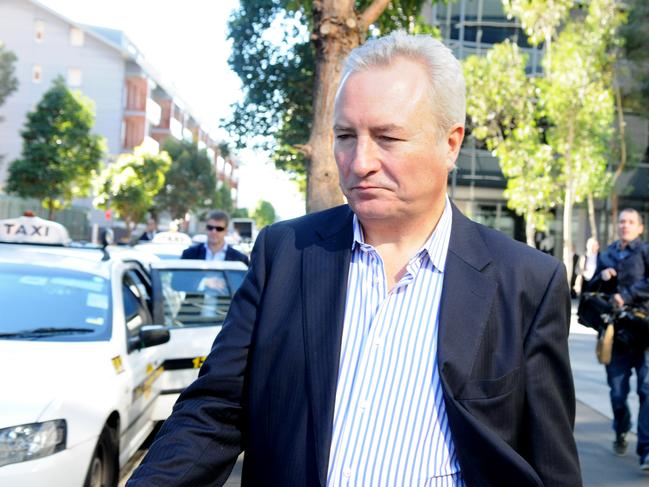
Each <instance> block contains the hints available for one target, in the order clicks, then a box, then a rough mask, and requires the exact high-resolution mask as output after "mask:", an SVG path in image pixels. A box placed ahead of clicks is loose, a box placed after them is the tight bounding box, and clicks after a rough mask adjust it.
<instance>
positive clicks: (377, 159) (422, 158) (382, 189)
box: [334, 58, 464, 221]
mask: <svg viewBox="0 0 649 487" xmlns="http://www.w3.org/2000/svg"><path fill="white" fill-rule="evenodd" d="M427 78H428V74H427V72H426V70H425V68H424V67H423V66H422V65H420V64H419V63H417V62H414V61H411V60H406V59H402V58H398V59H396V60H395V62H394V63H392V65H390V66H387V67H373V68H370V69H367V70H363V71H360V72H357V73H354V74H352V75H350V76H349V77H348V78H347V79H345V80H344V81H343V85H342V87H341V89H340V91H339V93H338V97H337V98H336V103H335V107H334V156H335V158H336V163H337V165H338V172H339V177H340V186H341V189H342V191H343V193H344V194H345V196H346V197H347V200H348V202H349V204H350V205H351V207H352V208H353V210H354V212H355V213H356V214H357V215H358V217H359V218H360V219H361V221H368V220H372V219H379V220H384V221H385V220H386V219H395V218H396V219H398V218H403V217H413V216H422V215H424V216H425V215H429V214H434V212H435V208H437V209H439V207H440V205H441V204H443V201H444V195H445V192H446V185H447V178H448V171H449V170H450V169H451V168H452V167H453V164H454V162H455V158H456V157H457V152H458V151H459V148H460V145H461V143H462V137H463V134H464V130H463V127H461V126H459V125H458V126H455V127H454V128H453V129H451V131H450V132H449V133H451V132H452V133H453V134H452V136H450V137H449V135H448V134H445V135H444V136H442V137H441V138H440V137H439V133H438V132H437V125H436V120H435V119H436V117H435V113H434V108H433V103H432V102H431V97H430V94H429V93H430V88H429V84H428V82H427Z"/></svg>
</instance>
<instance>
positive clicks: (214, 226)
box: [181, 210, 250, 265]
mask: <svg viewBox="0 0 649 487" xmlns="http://www.w3.org/2000/svg"><path fill="white" fill-rule="evenodd" d="M229 223H230V215H228V214H227V213H226V212H225V211H222V210H216V211H212V212H211V213H210V214H209V215H207V222H206V224H205V232H206V233H207V242H205V243H199V244H196V245H192V246H191V247H189V248H187V249H185V250H184V251H183V253H182V256H181V259H197V260H220V261H223V260H235V261H239V262H243V263H244V264H246V265H248V264H249V263H250V262H249V259H248V256H247V255H245V254H244V253H242V252H239V251H238V250H237V249H235V248H233V247H231V246H230V245H228V244H227V243H226V242H225V235H226V233H227V231H228V225H229Z"/></svg>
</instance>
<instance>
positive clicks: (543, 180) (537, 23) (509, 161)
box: [465, 0, 623, 272]
mask: <svg viewBox="0 0 649 487" xmlns="http://www.w3.org/2000/svg"><path fill="white" fill-rule="evenodd" d="M506 3H509V4H510V5H512V4H515V6H516V8H515V9H511V10H510V11H511V12H512V13H513V15H515V16H517V17H519V18H521V19H522V23H523V25H524V26H525V28H526V31H527V32H528V33H530V34H531V35H534V33H537V34H538V35H540V33H543V38H544V39H550V38H551V39H552V42H546V55H545V57H544V59H543V69H544V72H543V76H541V77H539V78H535V79H530V78H526V77H525V76H524V66H525V61H524V58H522V57H521V56H520V55H517V54H516V49H515V48H514V47H513V46H508V45H501V46H496V47H495V48H494V50H493V51H492V52H491V53H490V54H489V55H488V58H487V59H486V60H485V59H477V58H475V57H473V58H469V59H468V60H467V61H466V63H465V66H466V72H467V85H468V90H469V93H471V96H470V97H469V103H468V107H467V108H468V110H467V111H468V113H469V115H470V117H471V120H472V123H474V124H475V125H476V130H474V132H473V133H474V136H476V137H477V138H479V139H486V141H487V145H488V147H489V148H490V149H492V151H493V152H494V154H495V155H496V156H497V157H498V158H499V160H500V163H501V167H502V169H503V173H504V174H505V176H506V177H508V178H511V179H509V180H508V189H507V192H506V196H507V198H508V204H509V206H510V207H511V208H513V209H515V210H516V211H517V212H518V213H519V214H522V215H524V216H525V218H526V220H527V223H528V225H527V227H528V232H527V239H528V242H530V237H531V230H533V229H535V228H538V227H539V224H542V223H543V222H542V219H541V220H539V218H538V216H539V215H543V213H544V212H547V210H548V209H549V208H551V207H552V206H554V205H555V204H556V203H557V197H558V196H560V197H561V202H562V203H563V211H564V221H563V230H564V235H563V237H564V238H563V241H564V263H565V264H566V267H567V268H568V271H569V272H570V269H571V265H572V208H573V206H574V204H575V203H579V202H581V201H583V200H584V198H586V197H587V196H588V195H599V196H601V195H603V194H605V193H606V192H607V191H609V190H610V180H611V178H610V175H609V174H608V173H607V166H608V158H609V156H610V150H609V149H610V145H611V139H612V135H613V131H612V126H613V121H614V99H613V76H612V72H613V71H612V70H613V60H614V56H615V54H614V53H615V49H616V47H617V42H618V41H617V37H616V31H617V29H618V27H619V25H620V23H621V22H622V21H623V17H622V15H621V14H620V12H619V11H618V10H617V9H616V3H615V0H592V1H591V2H590V3H588V4H587V5H585V6H581V5H579V6H576V7H575V6H574V5H572V4H571V2H566V1H562V2H561V3H562V7H561V8H559V9H558V11H564V16H563V18H562V19H560V20H561V22H562V23H561V28H560V29H558V25H559V24H558V23H557V21H556V18H555V17H554V15H555V14H556V12H555V13H553V14H551V15H550V16H549V17H546V16H544V15H543V10H544V9H546V8H547V2H546V1H545V0H529V1H514V0H511V1H510V2H506ZM571 7H574V8H573V9H572V10H570V8H571ZM548 26H552V28H551V29H550V27H548ZM536 40H537V41H538V40H539V37H537V38H536ZM507 59H509V60H511V62H507V61H506V60H507ZM488 63H492V65H491V66H488V65H487V64H488ZM499 64H500V66H499ZM499 70H501V72H500V73H499ZM500 90H502V91H500ZM514 188H517V190H513V189H514ZM537 196H538V198H537V199H535V198H536V197H537Z"/></svg>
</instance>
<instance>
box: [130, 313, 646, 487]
mask: <svg viewBox="0 0 649 487" xmlns="http://www.w3.org/2000/svg"><path fill="white" fill-rule="evenodd" d="M575 313H576V303H574V305H573V315H572V319H571V325H570V338H569V346H570V362H571V365H572V374H573V378H574V381H575V393H576V397H577V414H576V419H575V439H576V441H577V450H578V452H579V460H580V462H581V469H582V477H583V486H584V487H649V473H646V472H642V471H641V470H640V467H639V462H638V457H637V455H636V454H635V446H636V441H637V437H636V435H635V431H636V429H635V424H634V426H633V429H632V432H631V433H630V434H629V436H628V440H629V448H628V452H627V454H626V455H625V456H622V457H619V456H616V455H615V454H613V451H612V443H613V437H614V434H613V430H612V429H611V420H612V418H613V413H612V411H611V405H610V403H609V398H608V385H607V384H606V373H605V371H604V366H603V365H601V364H599V363H598V362H597V359H596V358H595V332H594V331H593V330H591V329H589V328H586V327H584V326H582V325H580V324H579V323H577V317H576V314H575ZM635 388H636V384H635V376H633V378H632V380H631V394H630V395H629V407H630V408H631V412H632V415H633V416H632V417H633V419H634V422H635V420H636V418H637V417H638V396H637V395H636V394H635ZM143 454H144V451H143V452H142V455H143ZM139 459H140V458H138V459H136V460H135V461H133V462H131V463H132V465H131V467H134V466H135V465H137V463H139ZM242 459H243V455H242V456H241V457H239V460H238V461H237V464H236V465H235V467H234V470H233V471H232V474H231V475H230V478H229V479H228V481H227V483H226V484H225V487H238V486H240V485H241V465H242ZM129 474H130V473H129ZM123 475H124V476H123V477H122V481H121V482H120V487H122V486H123V485H124V483H125V480H126V478H128V474H126V472H124V471H123ZM548 487H551V486H548Z"/></svg>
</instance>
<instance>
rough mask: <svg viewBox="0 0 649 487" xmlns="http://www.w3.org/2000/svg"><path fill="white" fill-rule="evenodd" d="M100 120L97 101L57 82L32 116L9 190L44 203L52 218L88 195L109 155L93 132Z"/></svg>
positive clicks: (28, 118) (10, 170) (15, 163)
mask: <svg viewBox="0 0 649 487" xmlns="http://www.w3.org/2000/svg"><path fill="white" fill-rule="evenodd" d="M94 120H95V115H94V105H93V102H92V100H90V99H89V98H87V97H85V96H83V95H82V94H81V93H78V92H74V93H73V92H71V91H70V90H69V89H68V88H67V86H66V85H65V82H64V81H63V78H61V77H58V78H56V79H55V80H54V83H53V85H52V87H51V88H50V89H49V90H48V91H47V92H45V94H44V95H43V98H42V100H41V101H40V102H39V103H38V105H37V106H36V109H35V110H34V111H33V112H30V113H28V114H27V123H26V125H25V129H24V130H23V132H22V138H23V149H22V157H21V158H20V159H17V160H15V161H13V162H12V163H11V165H10V167H9V177H8V180H7V188H6V189H7V191H8V192H10V193H14V194H17V195H19V196H22V197H27V198H30V197H31V198H37V199H40V200H42V201H43V205H44V206H45V207H46V208H48V209H49V217H50V218H52V216H53V212H54V210H55V209H56V208H59V207H62V206H65V205H67V204H69V203H70V201H71V200H72V198H74V197H77V196H85V195H87V194H88V191H89V190H90V187H91V181H92V179H91V178H92V174H93V171H96V170H97V169H98V168H99V163H100V161H101V158H102V156H103V154H104V152H105V142H104V140H103V138H102V137H100V136H98V135H93V134H91V133H90V131H91V129H92V127H93V125H94Z"/></svg>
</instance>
